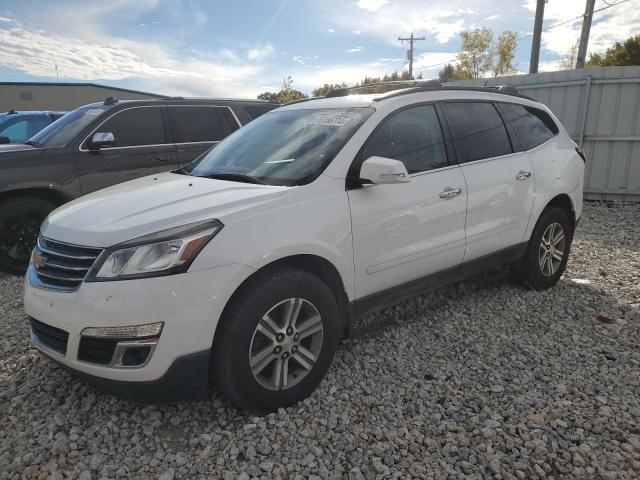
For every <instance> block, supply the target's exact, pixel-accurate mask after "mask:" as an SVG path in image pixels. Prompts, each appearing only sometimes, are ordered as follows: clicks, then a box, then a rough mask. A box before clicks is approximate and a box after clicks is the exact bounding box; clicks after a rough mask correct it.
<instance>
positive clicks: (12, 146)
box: [0, 143, 35, 153]
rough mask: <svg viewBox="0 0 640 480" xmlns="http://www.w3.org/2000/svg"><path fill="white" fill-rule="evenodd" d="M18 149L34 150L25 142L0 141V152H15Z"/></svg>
mask: <svg viewBox="0 0 640 480" xmlns="http://www.w3.org/2000/svg"><path fill="white" fill-rule="evenodd" d="M18 150H35V147H32V146H31V145H27V144H25V143H2V144H0V153H4V152H16V151H18Z"/></svg>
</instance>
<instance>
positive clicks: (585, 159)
mask: <svg viewBox="0 0 640 480" xmlns="http://www.w3.org/2000/svg"><path fill="white" fill-rule="evenodd" d="M576 153H577V154H578V155H580V158H581V159H582V161H583V162H584V163H587V158H586V157H585V156H584V152H583V151H582V149H581V148H580V147H578V146H576Z"/></svg>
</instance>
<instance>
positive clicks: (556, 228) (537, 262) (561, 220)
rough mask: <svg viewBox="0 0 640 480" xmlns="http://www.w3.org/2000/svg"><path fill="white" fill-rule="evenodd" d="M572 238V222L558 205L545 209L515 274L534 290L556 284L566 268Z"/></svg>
mask: <svg viewBox="0 0 640 480" xmlns="http://www.w3.org/2000/svg"><path fill="white" fill-rule="evenodd" d="M572 240H573V225H572V224H571V222H570V220H569V216H568V215H567V212H566V211H565V210H563V209H562V208H559V207H551V208H548V209H547V210H545V211H544V212H543V213H542V215H541V216H540V218H539V220H538V223H537V224H536V226H535V228H534V230H533V233H532V234H531V239H530V240H529V245H528V247H527V252H526V254H525V256H524V258H523V259H522V262H521V264H520V265H519V267H518V268H517V269H516V272H515V273H516V277H517V278H518V279H519V280H520V281H522V282H523V283H524V284H526V285H527V286H529V287H531V288H533V289H535V290H546V289H548V288H551V287H553V286H554V285H555V284H556V283H558V280H560V277H561V276H562V274H563V273H564V271H565V268H566V266H567V261H568V259H569V251H570V249H571V241H572Z"/></svg>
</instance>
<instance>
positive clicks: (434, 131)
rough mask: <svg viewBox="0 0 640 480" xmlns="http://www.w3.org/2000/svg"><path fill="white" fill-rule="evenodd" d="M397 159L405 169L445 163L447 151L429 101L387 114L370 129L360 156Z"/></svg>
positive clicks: (423, 170)
mask: <svg viewBox="0 0 640 480" xmlns="http://www.w3.org/2000/svg"><path fill="white" fill-rule="evenodd" d="M373 156H377V157H386V158H393V159H394V160H400V161H401V162H402V163H404V165H405V167H406V168H407V171H408V172H409V173H417V172H426V171H427V170H433V169H436V168H442V167H446V166H447V152H446V147H445V143H444V138H443V136H442V130H441V129H440V122H439V121H438V115H437V114H436V110H435V108H434V106H433V105H420V106H417V107H411V108H407V109H404V110H401V111H400V112H397V113H393V114H391V115H390V116H389V117H387V118H386V119H385V120H384V121H383V122H382V124H381V126H380V127H379V128H378V130H376V132H374V133H373V135H372V136H371V138H370V139H369V142H368V144H367V146H366V147H365V149H364V154H363V156H362V158H363V159H364V160H366V159H367V158H369V157H373Z"/></svg>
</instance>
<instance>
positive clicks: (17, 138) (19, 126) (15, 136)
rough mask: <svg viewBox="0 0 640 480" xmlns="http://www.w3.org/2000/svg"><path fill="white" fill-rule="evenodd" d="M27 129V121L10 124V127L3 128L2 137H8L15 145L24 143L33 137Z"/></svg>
mask: <svg viewBox="0 0 640 480" xmlns="http://www.w3.org/2000/svg"><path fill="white" fill-rule="evenodd" d="M27 127H28V125H27V120H26V119H22V120H18V121H16V122H12V123H10V124H9V125H8V126H1V127H0V136H2V137H8V138H9V141H11V142H13V143H19V142H24V141H25V140H28V139H29V137H31V135H28V133H27Z"/></svg>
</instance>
